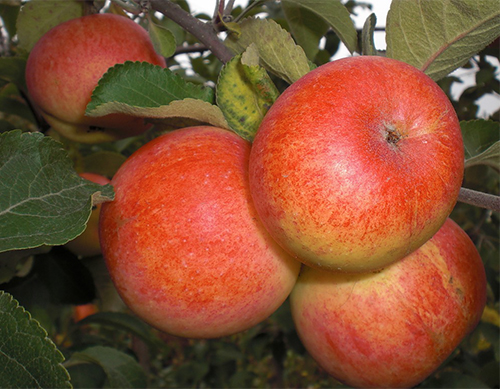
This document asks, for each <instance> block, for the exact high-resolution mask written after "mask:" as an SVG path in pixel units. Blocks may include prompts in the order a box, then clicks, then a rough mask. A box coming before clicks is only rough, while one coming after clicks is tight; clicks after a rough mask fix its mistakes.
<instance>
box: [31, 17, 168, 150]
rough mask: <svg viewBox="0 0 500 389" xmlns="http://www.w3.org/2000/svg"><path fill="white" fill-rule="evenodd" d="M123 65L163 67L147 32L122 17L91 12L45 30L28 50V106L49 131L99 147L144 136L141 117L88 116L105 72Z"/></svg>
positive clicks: (119, 115) (162, 61)
mask: <svg viewBox="0 0 500 389" xmlns="http://www.w3.org/2000/svg"><path fill="white" fill-rule="evenodd" d="M125 61H143V62H149V63H152V64H155V65H159V66H162V67H165V66H166V65H165V59H164V58H163V57H161V56H160V55H158V54H157V53H156V52H155V50H154V48H153V44H152V42H151V40H150V38H149V35H148V33H147V31H146V30H145V29H144V28H142V27H141V26H139V25H138V24H137V23H135V22H134V21H132V20H130V19H129V18H127V17H124V16H119V15H113V14H94V15H88V16H83V17H80V18H76V19H71V20H69V21H67V22H65V23H62V24H59V25H58V26H56V27H54V28H52V29H51V30H49V31H48V32H47V33H46V34H44V35H43V36H42V37H41V38H40V40H39V41H38V42H37V43H36V45H35V46H34V47H33V49H32V51H31V53H30V56H29V58H28V62H27V64H26V84H27V86H28V91H29V94H30V96H31V99H32V101H33V103H34V104H35V105H36V106H37V107H38V108H40V110H41V113H42V115H43V116H44V118H45V119H46V120H47V122H48V123H49V124H50V125H51V126H52V128H53V129H54V130H56V131H57V132H59V133H61V134H62V135H63V136H65V137H67V138H69V139H72V140H74V141H78V142H84V143H98V142H106V141H112V140H115V139H118V138H125V137H129V136H132V135H137V134H140V133H142V132H144V131H145V130H146V129H147V128H148V126H147V125H146V124H144V120H143V119H142V118H136V117H131V116H127V115H124V114H111V115H107V116H103V117H97V118H91V117H88V116H85V108H86V107H87V104H88V103H89V101H90V98H91V96H92V91H93V90H94V88H95V87H96V86H97V83H98V81H99V79H100V78H101V77H102V76H103V74H104V73H105V72H106V71H107V70H108V68H110V67H112V66H114V65H116V64H119V63H123V62H125Z"/></svg>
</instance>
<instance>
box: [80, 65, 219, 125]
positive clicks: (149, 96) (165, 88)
mask: <svg viewBox="0 0 500 389" xmlns="http://www.w3.org/2000/svg"><path fill="white" fill-rule="evenodd" d="M187 98H192V99H199V100H202V101H206V102H212V101H213V99H214V92H213V90H212V89H211V88H208V87H203V86H200V85H196V84H193V83H191V82H187V81H185V80H184V79H183V78H182V77H180V76H178V75H176V74H175V73H173V72H172V71H171V70H169V69H163V68H162V67H160V66H155V65H152V64H150V63H146V62H130V61H128V62H125V63H124V64H118V65H115V66H113V67H112V68H110V69H109V70H108V71H107V72H106V73H105V74H104V75H103V77H102V78H101V79H100V80H99V84H98V85H97V87H96V88H95V89H94V92H93V94H92V99H91V101H90V103H89V104H88V105H87V111H86V114H87V115H89V116H103V115H107V114H109V113H114V112H127V113H128V114H132V115H134V114H135V115H138V116H143V115H144V111H141V110H136V109H135V108H156V107H161V106H164V105H168V104H170V103H171V102H172V101H175V100H184V99H187Z"/></svg>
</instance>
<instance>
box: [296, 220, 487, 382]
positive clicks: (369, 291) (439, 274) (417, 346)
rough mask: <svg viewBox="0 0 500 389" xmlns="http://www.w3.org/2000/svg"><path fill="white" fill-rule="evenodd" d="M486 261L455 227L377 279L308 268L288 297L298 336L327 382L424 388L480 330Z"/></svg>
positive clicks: (371, 275)
mask: <svg viewBox="0 0 500 389" xmlns="http://www.w3.org/2000/svg"><path fill="white" fill-rule="evenodd" d="M485 302H486V276H485V271H484V267H483V263H482V261H481V258H480V256H479V254H478V252H477V250H476V248H475V246H474V244H473V243H472V241H471V240H470V239H469V237H468V236H467V234H466V233H465V232H464V231H463V230H462V229H461V228H460V227H459V226H458V225H457V224H456V223H455V222H453V221H452V220H451V219H448V220H447V221H446V222H445V224H444V225H443V227H441V229H440V230H439V231H438V232H437V233H436V235H434V237H433V238H432V239H431V240H429V241H428V242H426V243H425V244H424V245H423V246H422V247H420V248H419V249H417V250H416V251H414V252H413V253H412V254H410V255H409V256H407V257H405V258H403V259H402V260H400V261H398V262H396V263H395V264H392V265H390V266H389V267H387V268H385V269H383V270H380V271H378V272H374V273H367V274H349V273H335V272H329V271H325V270H321V269H316V268H310V267H304V268H303V271H302V273H301V275H300V276H299V279H298V281H297V285H296V286H295V288H294V290H293V291H292V294H291V297H290V303H291V309H292V315H293V319H294V322H295V325H296V328H297V332H298V334H299V336H300V338H301V340H302V342H303V344H304V346H305V347H306V349H307V350H308V351H309V353H310V355H311V356H312V357H313V358H314V359H315V360H316V361H317V362H318V364H319V365H321V366H322V367H323V368H324V369H325V370H326V371H327V372H328V373H329V374H331V375H332V376H334V377H336V378H337V379H339V380H340V381H342V382H344V383H346V384H348V385H351V386H356V387H379V388H389V387H394V388H403V387H411V386H414V385H416V384H418V383H420V382H421V381H423V380H424V379H425V378H426V377H427V376H429V375H430V374H431V373H432V372H433V371H434V370H436V369H437V368H438V367H439V366H440V364H441V363H442V362H443V361H444V360H445V359H446V358H447V357H448V356H449V355H450V354H451V352H452V351H453V350H454V349H455V348H456V347H457V346H458V344H459V343H460V341H461V340H462V339H463V338H464V337H465V336H466V335H467V334H468V333H469V332H470V331H471V330H472V329H473V328H474V327H475V326H476V325H477V323H478V321H479V319H480V317H481V314H482V312H483V309H484V306H485Z"/></svg>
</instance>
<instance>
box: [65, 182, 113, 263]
mask: <svg viewBox="0 0 500 389" xmlns="http://www.w3.org/2000/svg"><path fill="white" fill-rule="evenodd" d="M80 177H82V178H85V179H86V180H89V181H92V182H95V183H96V184H100V185H106V184H109V183H110V180H109V179H108V178H107V177H105V176H103V175H101V174H95V173H80ZM100 211H101V204H98V205H96V206H95V208H94V209H92V213H91V214H90V218H89V220H88V221H87V227H86V228H85V231H83V232H82V233H81V234H80V235H78V236H77V237H76V238H75V239H73V240H71V241H69V242H68V243H66V245H65V247H66V248H67V249H68V250H69V251H71V252H72V253H73V254H75V255H76V256H78V257H92V256H94V255H99V254H101V245H100V243H99V213H100Z"/></svg>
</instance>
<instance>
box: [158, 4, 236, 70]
mask: <svg viewBox="0 0 500 389" xmlns="http://www.w3.org/2000/svg"><path fill="white" fill-rule="evenodd" d="M150 5H151V8H152V9H153V10H155V11H158V12H160V13H162V14H163V15H165V16H166V17H168V18H169V19H171V20H172V21H174V22H175V23H177V24H178V25H179V26H181V27H182V28H183V29H184V30H186V31H187V32H189V33H190V34H192V35H193V36H195V37H196V38H197V39H198V40H199V41H200V42H201V43H203V44H204V45H205V46H206V47H207V48H208V49H209V50H210V51H211V52H212V53H213V54H214V55H215V56H216V57H217V58H218V59H219V60H220V61H221V62H222V63H226V62H228V61H229V60H230V59H231V58H232V57H233V54H232V53H231V51H230V50H229V49H228V48H227V47H226V46H225V45H224V43H222V41H221V40H220V39H219V37H218V35H217V32H216V31H215V29H214V28H213V26H212V25H211V24H210V23H205V22H202V21H201V20H199V19H197V18H195V17H194V16H192V15H191V14H189V13H188V12H186V11H184V10H183V9H182V8H181V7H179V6H178V5H177V4H174V3H172V2H171V1H168V0H150Z"/></svg>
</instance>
